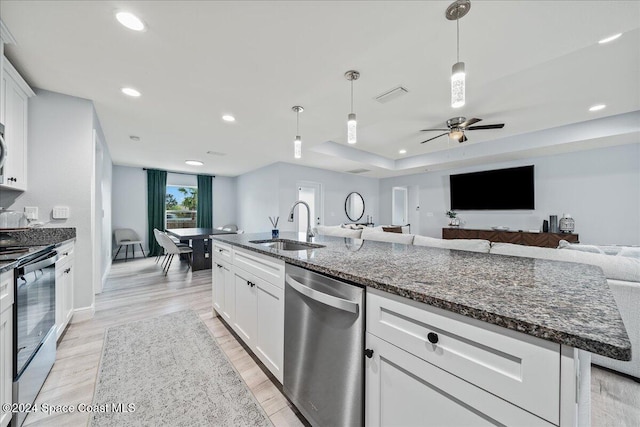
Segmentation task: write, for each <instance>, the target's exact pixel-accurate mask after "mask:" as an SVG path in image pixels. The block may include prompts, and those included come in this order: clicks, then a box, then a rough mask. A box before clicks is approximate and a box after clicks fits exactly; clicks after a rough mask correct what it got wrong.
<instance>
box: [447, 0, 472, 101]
mask: <svg viewBox="0 0 640 427" xmlns="http://www.w3.org/2000/svg"><path fill="white" fill-rule="evenodd" d="M470 9H471V1H470V0H456V1H455V2H453V3H451V4H450V5H449V7H447V11H446V13H445V16H446V17H447V19H448V20H450V21H453V20H454V19H455V20H456V63H455V64H453V67H451V106H452V107H453V108H460V107H462V106H463V105H464V103H465V77H466V74H465V70H464V62H461V61H460V18H462V17H463V16H465V15H466V14H467V13H468V12H469V10H470Z"/></svg>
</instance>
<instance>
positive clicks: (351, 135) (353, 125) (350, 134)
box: [347, 113, 358, 144]
mask: <svg viewBox="0 0 640 427" xmlns="http://www.w3.org/2000/svg"><path fill="white" fill-rule="evenodd" d="M357 126H358V122H357V121H356V114H355V113H349V119H348V120H347V142H348V143H349V144H355V143H356V142H358V140H357V135H356V129H357Z"/></svg>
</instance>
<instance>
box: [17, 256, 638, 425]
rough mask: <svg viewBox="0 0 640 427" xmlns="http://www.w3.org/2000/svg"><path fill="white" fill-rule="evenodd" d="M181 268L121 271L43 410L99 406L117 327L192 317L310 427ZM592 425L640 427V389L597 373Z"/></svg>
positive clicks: (60, 369)
mask: <svg viewBox="0 0 640 427" xmlns="http://www.w3.org/2000/svg"><path fill="white" fill-rule="evenodd" d="M185 270H186V266H185V264H184V263H174V265H173V266H172V267H171V271H170V272H169V275H168V276H167V277H164V276H163V275H162V272H161V268H160V266H159V265H157V264H155V263H154V260H153V259H149V258H148V259H136V260H135V261H128V262H126V263H124V262H117V263H114V265H113V267H112V270H111V273H110V275H109V278H108V281H107V284H106V285H105V288H104V292H103V293H102V294H100V295H97V296H96V313H95V316H94V318H93V319H91V320H89V321H85V322H82V323H74V324H72V325H71V326H69V328H68V329H67V333H66V334H65V336H64V337H63V339H62V341H61V342H60V344H59V346H58V355H57V359H56V363H55V365H54V366H53V369H52V371H51V373H50V374H49V377H48V378H47V381H46V382H45V384H44V386H43V387H42V390H41V391H40V394H39V395H38V398H37V400H36V402H37V403H38V404H42V403H47V404H50V405H74V406H75V405H77V404H79V403H91V401H92V399H93V392H94V388H95V383H96V376H97V372H98V365H99V362H100V354H101V351H102V343H103V339H104V333H105V330H106V329H107V328H109V327H111V326H115V325H120V324H124V323H128V322H131V321H135V320H141V319H145V318H149V317H154V316H159V315H162V314H167V313H173V312H176V311H180V310H185V309H188V308H190V309H192V310H194V311H195V312H196V313H198V314H199V315H200V317H201V319H202V320H203V321H204V322H205V324H206V325H207V327H208V328H209V329H210V330H211V332H212V334H213V336H214V337H215V338H216V340H217V342H218V344H219V345H220V347H221V348H222V349H223V350H224V352H225V353H226V355H227V357H229V359H230V360H231V362H232V363H233V365H234V366H235V367H236V369H237V370H238V372H240V375H241V376H242V378H243V379H244V380H245V382H246V383H247V385H248V386H249V388H250V390H251V391H252V392H253V394H254V395H255V397H256V399H257V400H258V402H259V403H260V404H261V405H262V407H263V408H264V410H265V412H266V413H267V415H269V417H270V418H271V421H272V422H273V424H274V425H276V426H300V425H303V423H302V422H301V420H300V419H299V418H298V416H297V415H296V413H297V411H296V410H295V409H294V408H292V407H291V405H290V403H289V402H288V401H287V399H286V398H285V397H284V396H283V395H282V393H281V392H280V390H279V389H278V387H276V385H274V383H273V382H272V381H271V380H270V378H269V377H268V375H267V374H265V372H264V371H263V369H261V368H260V366H259V362H256V360H255V359H254V358H252V357H251V356H250V355H249V354H248V353H247V352H246V351H245V349H244V347H243V346H242V345H241V344H240V343H239V342H238V340H237V339H236V338H235V337H234V335H233V334H232V333H231V332H230V331H229V329H228V328H227V327H226V326H225V325H224V323H222V322H221V321H220V320H219V319H218V318H214V317H213V315H212V310H211V270H203V271H198V272H195V273H192V272H191V271H189V272H187V273H185ZM591 375H592V377H591V392H592V425H593V426H594V427H600V426H612V427H614V426H615V427H623V426H633V427H637V426H640V383H638V382H634V381H632V380H630V379H627V378H624V377H621V376H619V375H616V374H613V373H610V372H608V371H605V370H602V369H598V368H596V367H593V368H592V371H591ZM88 420H89V414H86V413H73V414H52V415H50V416H47V415H46V414H43V413H35V414H30V415H29V416H28V417H27V419H26V421H25V424H24V425H25V426H26V425H29V426H85V425H87V423H88Z"/></svg>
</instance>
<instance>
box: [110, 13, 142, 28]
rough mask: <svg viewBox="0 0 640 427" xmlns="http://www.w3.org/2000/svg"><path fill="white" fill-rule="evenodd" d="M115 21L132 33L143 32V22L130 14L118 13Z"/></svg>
mask: <svg viewBox="0 0 640 427" xmlns="http://www.w3.org/2000/svg"><path fill="white" fill-rule="evenodd" d="M116 19H117V20H118V22H119V23H121V24H122V25H124V26H125V27H127V28H128V29H130V30H133V31H144V29H145V25H144V22H142V20H141V19H140V18H138V17H137V16H136V15H134V14H133V13H131V12H118V13H116Z"/></svg>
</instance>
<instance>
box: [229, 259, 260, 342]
mask: <svg viewBox="0 0 640 427" xmlns="http://www.w3.org/2000/svg"><path fill="white" fill-rule="evenodd" d="M233 276H234V284H235V291H236V304H235V305H236V309H235V318H234V320H233V324H232V326H233V329H234V330H235V331H236V333H237V334H238V335H240V338H242V340H243V341H244V342H245V344H247V345H248V346H249V348H251V349H253V348H254V347H255V344H256V343H255V339H256V329H257V328H258V324H257V318H258V308H257V302H258V300H257V298H256V284H255V280H256V279H255V278H254V277H253V275H252V274H250V273H247V272H246V271H244V270H241V269H239V268H234V270H233Z"/></svg>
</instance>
